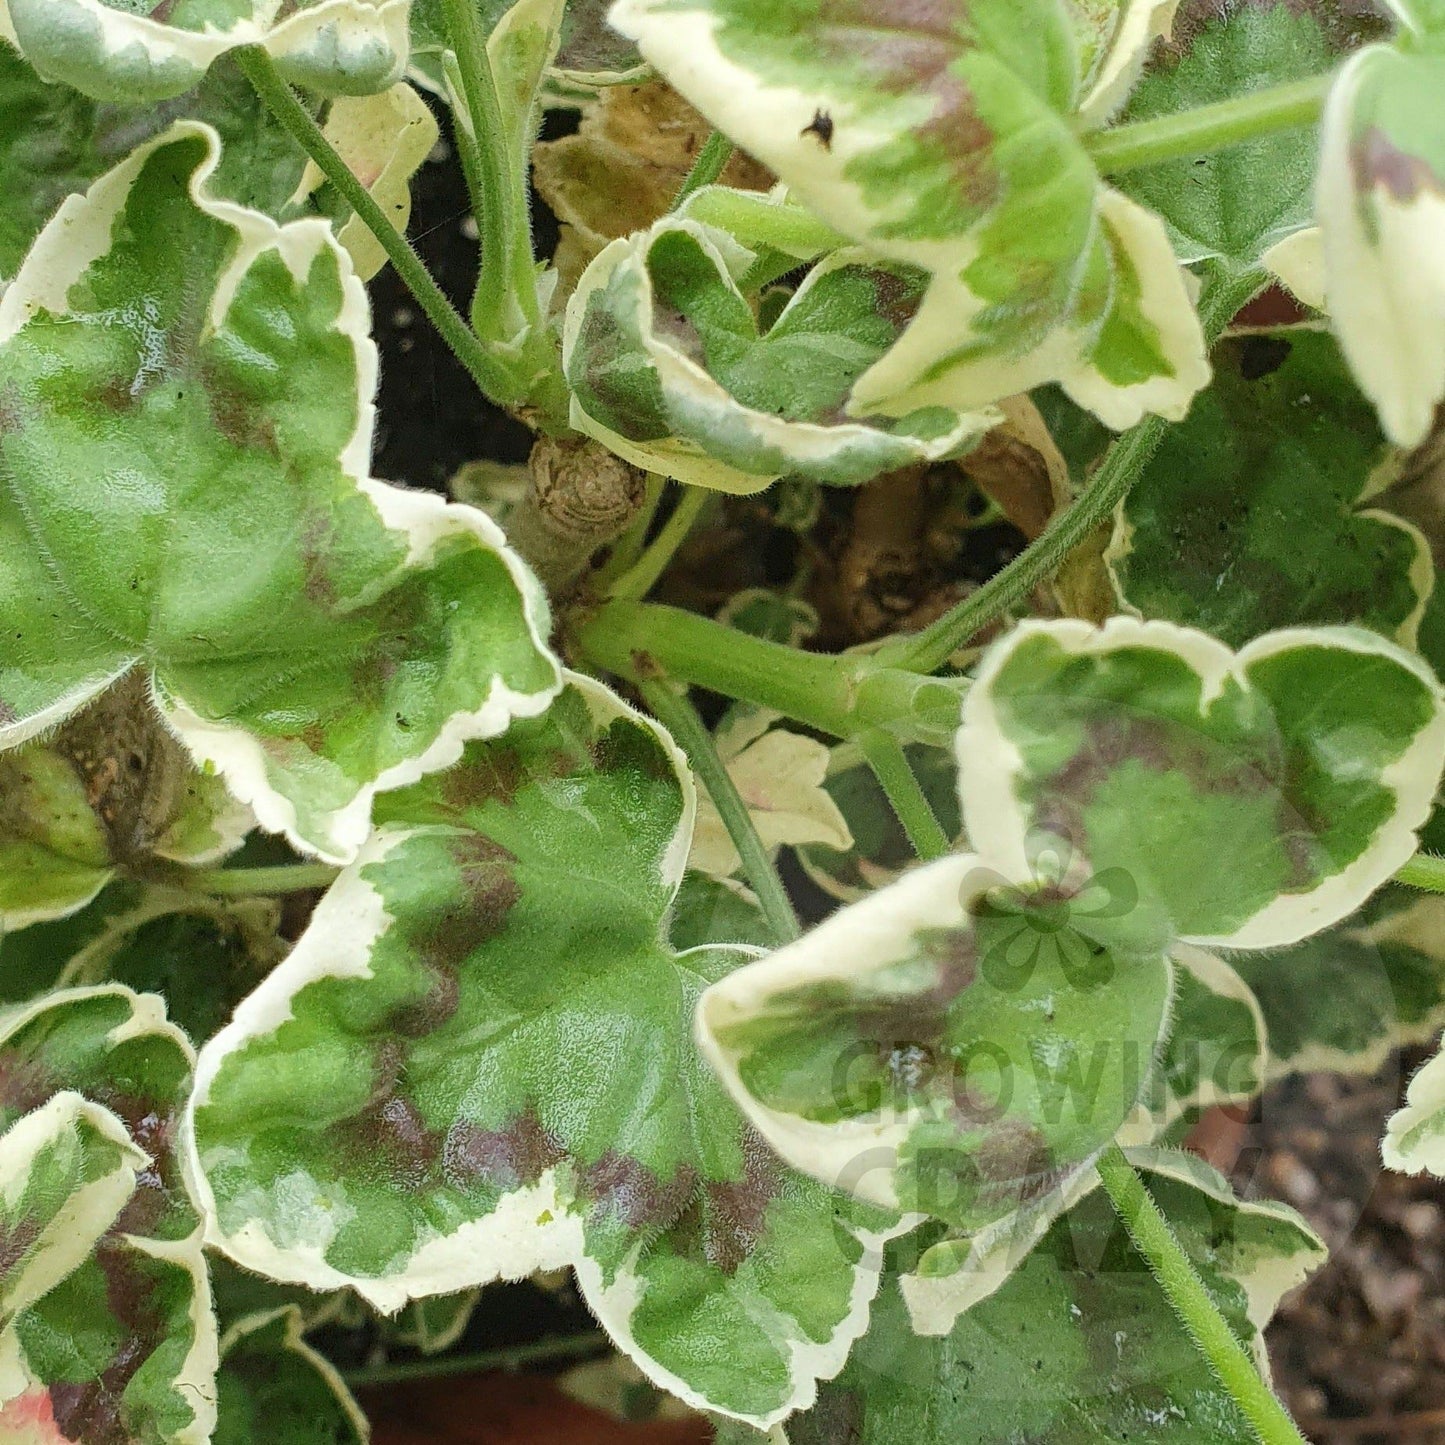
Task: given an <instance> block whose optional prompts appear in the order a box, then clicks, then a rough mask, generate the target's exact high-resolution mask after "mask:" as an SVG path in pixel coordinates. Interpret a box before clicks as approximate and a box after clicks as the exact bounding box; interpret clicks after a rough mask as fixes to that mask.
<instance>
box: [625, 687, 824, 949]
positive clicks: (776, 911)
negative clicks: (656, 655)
mask: <svg viewBox="0 0 1445 1445" xmlns="http://www.w3.org/2000/svg"><path fill="white" fill-rule="evenodd" d="M637 687H638V691H639V692H640V693H641V694H642V700H643V701H644V702H645V703H646V704H647V706H648V707H649V708H650V709H651V711H652V715H653V716H654V717H655V718H656V719H657V720H658V722H660V723H661V724H662V725H663V727H665V728H666V729H667V730H668V732H670V733H671V734H672V735H673V737H675V738H676V739H677V743H678V746H679V747H681V748H682V750H683V752H685V753H686V754H687V758H688V761H689V762H690V763H691V764H692V770H693V772H695V773H696V774H697V776H698V778H699V780H700V781H701V783H702V785H703V787H705V788H706V789H707V792H708V796H709V797H710V798H711V799H712V801H713V806H714V807H715V808H716V809H717V810H718V815H719V816H720V817H721V818H722V820H723V826H724V827H726V828H727V830H728V837H730V838H731V839H732V840H733V847H734V848H736V849H737V850H738V857H740V858H741V859H742V860H743V876H744V877H745V878H746V879H747V880H748V885H749V887H751V888H752V890H753V892H754V893H756V894H757V895H758V902H759V903H760V904H761V905H762V909H763V916H764V917H765V918H766V919H767V921H768V927H769V928H771V929H772V931H773V936H774V937H775V938H776V939H777V941H778V942H779V943H790V942H791V941H792V940H793V939H795V938H797V937H798V936H799V934H800V933H801V932H802V930H801V929H800V928H799V927H798V919H797V915H796V914H794V912H793V905H792V904H791V903H789V902H788V895H787V892H786V890H785V889H784V888H783V880H782V879H781V878H779V877H778V870H777V869H776V868H775V867H774V866H773V860H772V859H771V858H770V857H769V856H768V850H767V849H766V848H764V847H763V840H762V839H761V838H759V837H758V830H757V829H756V828H755V827H753V820H752V818H751V817H750V816H749V815H748V807H747V804H746V803H744V802H743V800H742V796H741V795H740V794H739V792H738V790H737V785H736V784H735V783H734V782H733V780H732V777H731V775H730V774H729V773H728V770H727V768H726V767H724V766H723V761H722V759H721V758H720V757H718V753H717V749H716V748H715V747H714V746H713V740H712V734H711V733H709V732H708V730H707V727H706V726H705V724H704V723H703V720H702V719H701V718H700V717H699V716H698V715H697V709H696V708H695V707H693V705H692V703H691V701H689V699H688V696H687V693H686V692H678V691H677V690H676V689H675V688H674V687H673V685H672V683H670V682H668V681H666V680H665V679H663V678H650V679H646V680H643V681H640V682H639V683H638V684H637Z"/></svg>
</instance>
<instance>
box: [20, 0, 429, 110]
mask: <svg viewBox="0 0 1445 1445" xmlns="http://www.w3.org/2000/svg"><path fill="white" fill-rule="evenodd" d="M281 8H282V5H281V0H254V8H253V14H252V18H251V19H249V20H246V19H243V20H239V21H237V22H236V23H235V24H234V25H233V26H231V27H230V29H227V30H221V29H217V28H216V27H214V26H212V25H209V24H208V25H207V26H206V28H205V29H203V30H182V29H178V28H177V27H176V26H173V25H170V24H167V23H166V22H165V21H160V20H153V19H151V17H150V16H149V15H143V14H140V13H138V12H135V11H130V10H123V9H120V8H113V7H112V6H110V5H107V4H106V3H104V0H0V39H3V40H8V41H9V42H10V43H11V44H12V45H14V46H15V48H16V49H17V50H19V51H20V52H21V53H22V54H24V55H25V56H26V58H27V59H29V60H30V61H31V63H32V64H33V65H34V66H35V69H36V71H37V72H38V73H40V74H41V75H42V76H43V77H44V78H46V79H48V80H59V81H62V82H64V83H65V84H68V85H71V86H72V87H73V88H75V89H77V90H83V91H85V92H86V93H87V94H94V95H96V96H97V97H98V98H99V99H103V100H121V101H124V100H127V99H129V100H133V101H158V100H165V99H169V98H170V97H172V96H175V95H179V94H180V93H181V92H183V91H184V90H187V89H189V88H190V86H192V85H195V84H196V83H197V82H198V81H199V80H200V79H201V77H202V76H203V75H204V74H205V73H206V71H207V70H208V69H209V68H210V66H211V64H212V62H213V61H215V60H216V59H218V58H219V57H220V56H222V55H224V54H225V53H226V52H227V51H228V50H234V49H235V48H236V47H237V46H241V45H259V46H260V47H261V48H262V49H263V50H265V51H266V52H267V54H269V55H270V56H271V57H272V59H273V60H275V61H277V63H278V64H279V65H280V66H281V67H282V69H283V70H288V71H290V72H292V78H294V79H301V78H304V79H305V81H306V82H307V83H308V84H309V85H312V86H317V85H318V82H320V81H321V80H323V79H324V78H325V77H326V75H327V72H328V71H330V70H333V69H334V70H336V71H339V72H340V75H342V76H344V74H345V71H346V66H345V64H344V61H343V63H342V64H340V65H338V64H337V60H338V58H340V57H343V56H344V55H345V54H346V52H347V50H348V49H351V50H352V51H353V53H358V52H362V51H365V50H371V49H375V48H376V46H378V45H380V46H384V47H385V48H386V49H387V50H388V51H390V53H391V54H392V56H393V57H394V60H393V63H392V66H391V74H390V77H389V78H383V79H381V80H380V83H379V85H378V89H385V87H386V85H388V84H390V83H392V82H394V81H396V80H397V79H399V78H400V76H401V73H402V70H403V69H404V67H405V65H406V61H407V57H408V54H409V52H410V46H411V38H410V33H409V32H410V14H411V0H319V3H317V4H315V5H312V6H310V7H309V8H307V9H304V10H301V11H299V12H297V13H295V14H293V15H290V16H288V17H287V18H286V19H285V20H283V21H281V22H280V24H277V23H275V16H276V14H277V13H278V11H280V9H281ZM62 11H63V12H64V13H63V14H60V13H59V12H62ZM15 12H19V14H20V19H18V20H17V19H16V13H15ZM27 12H33V13H27ZM32 26H34V27H35V29H36V30H38V31H44V30H45V29H47V28H52V27H53V28H54V29H56V30H57V31H59V32H60V35H59V36H54V37H51V38H52V43H53V41H54V40H55V39H63V40H64V44H65V45H66V46H67V47H68V48H69V49H70V50H71V52H72V54H73V53H74V52H75V51H76V50H77V49H79V46H78V45H77V40H78V38H79V34H81V33H83V34H84V35H85V37H86V39H88V40H90V41H93V42H96V43H97V44H98V49H99V51H100V56H101V61H100V63H101V64H102V66H103V65H104V64H105V62H106V61H110V60H114V61H116V62H117V64H116V69H117V71H118V72H120V73H121V74H125V73H126V72H128V71H134V70H140V71H142V72H144V73H145V75H146V76H147V77H154V78H152V79H150V83H149V84H147V83H146V81H145V80H144V79H142V80H141V81H140V82H139V83H137V84H134V85H132V86H129V87H128V86H127V85H125V84H124V83H121V84H119V85H97V86H86V85H84V84H77V81H80V80H82V79H83V77H81V76H79V75H76V74H75V73H73V72H72V71H71V68H70V65H69V64H66V65H64V66H61V67H59V68H57V67H55V66H54V65H53V64H51V63H50V61H49V59H48V57H46V56H45V55H44V54H43V53H42V54H40V55H35V54H34V52H33V49H28V48H27V46H26V45H25V44H24V43H23V41H22V39H21V35H22V34H28V33H29V32H30V29H31V27H32Z"/></svg>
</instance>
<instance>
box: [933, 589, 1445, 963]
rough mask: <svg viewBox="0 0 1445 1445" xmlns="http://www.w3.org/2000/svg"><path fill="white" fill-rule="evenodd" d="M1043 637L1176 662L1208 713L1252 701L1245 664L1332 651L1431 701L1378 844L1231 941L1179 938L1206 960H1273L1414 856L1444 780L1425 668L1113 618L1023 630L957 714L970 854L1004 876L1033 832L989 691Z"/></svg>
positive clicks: (1374, 650)
mask: <svg viewBox="0 0 1445 1445" xmlns="http://www.w3.org/2000/svg"><path fill="white" fill-rule="evenodd" d="M1038 636H1046V637H1048V638H1050V639H1051V640H1052V641H1053V642H1054V643H1055V644H1056V645H1057V646H1058V647H1059V648H1060V650H1061V651H1062V652H1063V653H1064V654H1065V655H1067V656H1072V657H1104V656H1107V655H1108V654H1109V653H1111V652H1116V651H1119V650H1121V649H1125V648H1149V649H1153V650H1159V651H1164V652H1169V653H1172V654H1173V655H1174V656H1176V657H1178V658H1180V659H1181V660H1182V661H1184V662H1185V663H1187V664H1188V665H1189V666H1190V667H1192V668H1193V670H1194V671H1195V672H1196V673H1197V674H1198V675H1199V677H1200V680H1201V701H1202V703H1203V704H1204V705H1206V706H1207V705H1208V704H1210V703H1211V702H1212V701H1213V699H1214V698H1215V697H1217V696H1218V694H1219V692H1220V690H1221V689H1222V687H1223V686H1224V684H1225V682H1226V681H1230V680H1232V681H1234V682H1235V683H1237V684H1238V685H1239V686H1240V687H1241V688H1243V689H1244V690H1246V691H1249V690H1250V684H1249V678H1248V671H1249V668H1250V666H1251V665H1252V664H1254V663H1256V662H1259V661H1262V660H1264V659H1266V658H1269V657H1274V656H1277V655H1279V654H1280V653H1284V652H1289V651H1291V650H1293V649H1294V648H1297V647H1310V648H1338V649H1340V650H1342V651H1347V652H1354V653H1358V654H1361V655H1363V656H1370V657H1385V658H1389V659H1390V660H1391V661H1393V662H1395V663H1396V664H1398V665H1399V666H1400V667H1402V668H1404V669H1405V670H1406V671H1408V672H1410V673H1412V674H1413V675H1414V676H1415V677H1417V678H1418V679H1419V680H1420V681H1421V682H1422V683H1424V684H1425V686H1426V687H1427V688H1428V690H1429V692H1430V694H1431V696H1432V697H1433V698H1434V700H1435V708H1434V714H1433V716H1432V718H1431V720H1430V722H1429V723H1428V724H1427V725H1426V726H1425V727H1424V728H1422V729H1421V730H1420V732H1419V733H1417V734H1416V736H1415V737H1414V739H1413V740H1412V741H1411V742H1410V744H1409V745H1408V746H1407V748H1406V749H1405V751H1404V752H1403V753H1402V754H1401V756H1400V757H1399V758H1398V759H1396V761H1395V762H1394V763H1392V764H1391V765H1390V766H1389V767H1387V768H1386V769H1384V771H1383V772H1382V773H1381V774H1380V777H1379V781H1380V783H1381V785H1382V786H1384V787H1386V788H1388V789H1389V790H1390V791H1391V792H1392V793H1393V794H1394V796H1395V799H1396V803H1397V806H1396V808H1395V811H1394V813H1393V814H1392V815H1391V817H1390V819H1389V820H1388V821H1387V822H1386V823H1385V824H1384V826H1383V827H1381V828H1380V829H1378V830H1377V832H1376V835H1375V838H1374V840H1373V841H1372V842H1371V844H1370V845H1369V846H1368V847H1367V848H1366V849H1365V851H1364V852H1363V853H1362V854H1361V855H1360V857H1359V858H1357V859H1356V860H1355V861H1354V862H1353V863H1351V864H1349V865H1348V866H1347V867H1346V868H1344V869H1343V870H1342V871H1341V872H1339V873H1336V874H1334V875H1332V876H1331V877H1329V878H1327V879H1325V880H1324V882H1323V883H1321V884H1320V885H1319V886H1318V887H1317V888H1314V889H1312V890H1311V891H1309V892H1308V893H1302V894H1285V895H1281V896H1280V897H1278V898H1276V899H1274V900H1273V901H1272V902H1270V903H1268V904H1266V905H1265V906H1264V907H1263V908H1262V909H1260V910H1259V911H1258V912H1257V913H1255V914H1254V915H1253V916H1252V917H1251V918H1249V919H1247V920H1246V921H1245V922H1244V923H1242V924H1241V925H1240V926H1239V927H1238V928H1236V929H1235V930H1234V931H1233V932H1231V933H1226V934H1218V935H1212V934H1199V935H1192V934H1191V935H1184V936H1182V938H1181V941H1182V942H1185V943H1193V944H1197V945H1199V946H1201V947H1203V948H1210V947H1222V948H1251V949H1252V948H1276V947H1282V946H1284V945H1286V944H1290V943H1297V942H1298V941H1299V940H1300V939H1302V938H1306V937H1308V936H1309V935H1310V934H1312V933H1318V932H1319V931H1320V930H1321V929H1324V928H1328V927H1329V926H1330V925H1331V924H1333V923H1338V922H1339V921H1340V920H1341V919H1343V918H1346V917H1347V916H1348V915H1349V914H1351V913H1353V912H1354V910H1355V909H1356V908H1358V907H1359V905H1360V904H1361V903H1363V902H1364V900H1365V899H1366V898H1367V897H1369V895H1370V894H1371V893H1373V892H1374V891H1375V889H1376V888H1378V887H1380V886H1381V885H1382V884H1384V883H1385V882H1387V881H1388V880H1389V878H1390V877H1391V876H1392V875H1393V874H1394V873H1395V872H1396V870H1398V869H1399V868H1400V867H1401V866H1402V865H1403V864H1404V863H1405V862H1406V861H1407V860H1408V859H1409V858H1411V857H1412V856H1413V855H1414V852H1415V847H1416V842H1417V839H1416V832H1417V830H1418V829H1419V828H1421V827H1422V826H1423V825H1424V824H1425V822H1426V821H1427V820H1428V819H1429V816H1430V812H1431V808H1432V804H1433V800H1434V796H1435V791H1436V788H1437V786H1438V784H1439V780H1440V774H1441V769H1442V768H1445V697H1442V694H1441V689H1440V684H1439V683H1438V682H1437V681H1436V679H1435V676H1434V674H1433V673H1432V672H1431V671H1430V668H1429V666H1428V664H1426V663H1425V662H1424V661H1422V660H1421V659H1420V658H1418V657H1416V656H1415V655H1414V654H1412V653H1408V652H1405V651H1404V650H1403V649H1401V648H1399V647H1397V646H1396V645H1395V644H1394V643H1392V642H1390V641H1389V640H1388V639H1386V638H1384V637H1382V636H1380V635H1379V634H1378V633H1374V632H1368V631H1366V630H1365V629H1363V628H1353V627H1286V628H1280V629H1279V630H1278V631H1275V632H1268V633H1265V634H1264V635H1263V636H1262V637H1259V638H1257V639H1255V641H1253V642H1251V643H1249V644H1248V645H1247V646H1245V647H1243V648H1241V649H1240V650H1239V651H1238V652H1234V651H1233V650H1231V649H1230V648H1228V647H1226V646H1225V645H1224V643H1222V642H1220V641H1218V640H1217V639H1216V638H1214V637H1211V636H1210V635H1209V634H1208V633H1205V632H1197V631H1195V630H1193V629H1192V628H1187V627H1180V626H1178V625H1176V624H1175V623H1172V622H1145V621H1140V620H1139V619H1137V618H1133V617H1111V618H1110V619H1109V620H1108V621H1107V622H1105V623H1104V625H1103V626H1102V627H1096V626H1094V625H1093V624H1091V623H1088V622H1081V621H1078V620H1076V619H1072V618H1065V619H1056V620H1030V621H1025V622H1021V623H1020V624H1019V625H1018V626H1017V627H1015V628H1014V629H1013V630H1012V631H1011V632H1010V633H1009V634H1008V635H1007V636H1006V637H1005V638H1003V639H1002V640H1001V641H1000V642H998V643H996V644H995V645H994V647H992V648H991V649H990V650H989V652H988V653H987V654H986V655H985V657H984V659H983V661H982V662H981V663H980V665H979V668H978V671H977V673H976V674H975V678H974V683H973V686H972V687H971V688H970V689H969V691H968V694H967V696H966V697H965V699H964V704H963V726H962V727H961V728H960V729H959V732H958V739H957V744H956V746H957V753H958V763H959V803H960V807H961V809H962V813H963V819H964V827H965V831H966V832H967V834H968V836H969V837H970V838H971V839H973V841H974V843H975V844H976V845H977V846H979V847H981V848H983V849H984V850H985V851H986V852H987V853H988V854H989V855H990V856H991V857H993V858H995V859H997V860H998V866H999V867H1000V870H1001V871H1002V872H1004V873H1008V874H1011V876H1014V877H1027V876H1028V875H1027V871H1026V870H1027V867H1028V853H1027V850H1026V846H1025V844H1026V839H1027V836H1028V832H1029V822H1028V819H1027V817H1026V816H1025V814H1024V810H1023V809H1022V808H1021V807H1020V806H1019V802H1018V799H1017V796H1016V794H1015V791H1014V785H1015V781H1016V779H1017V777H1018V775H1019V774H1020V772H1021V771H1022V768H1023V760H1022V757H1021V756H1020V754H1019V752H1018V749H1017V748H1016V747H1015V746H1014V745H1013V744H1012V743H1011V742H1010V741H1009V740H1008V738H1007V737H1006V735H1005V734H1004V732H1003V730H1002V728H1001V726H1000V724H999V721H998V715H997V712H996V710H995V709H994V707H993V702H992V692H991V684H992V683H993V680H994V678H995V677H996V676H997V675H998V673H999V672H1000V671H1002V670H1003V668H1004V667H1006V666H1007V665H1008V663H1009V661H1010V660H1011V659H1012V657H1013V654H1014V652H1015V651H1016V650H1017V648H1019V647H1020V646H1022V645H1023V644H1025V643H1026V642H1028V641H1029V640H1030V639H1032V638H1034V637H1038Z"/></svg>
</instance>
